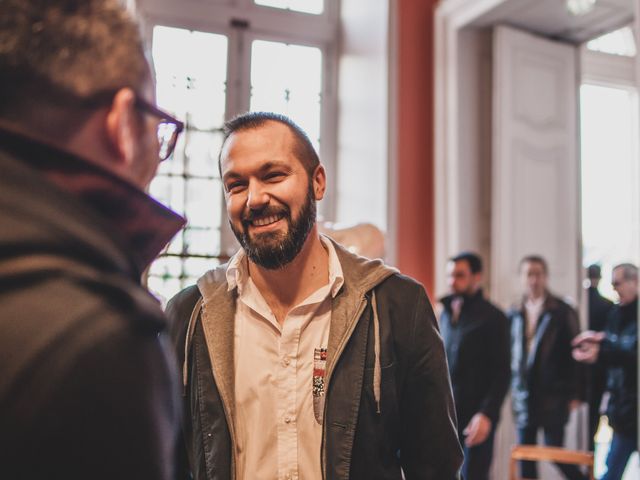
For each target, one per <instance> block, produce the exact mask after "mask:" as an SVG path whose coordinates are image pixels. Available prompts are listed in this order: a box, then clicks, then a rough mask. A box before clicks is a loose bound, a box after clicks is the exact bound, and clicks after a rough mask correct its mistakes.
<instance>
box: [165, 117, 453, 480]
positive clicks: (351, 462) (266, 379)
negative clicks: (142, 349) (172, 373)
mask: <svg viewBox="0 0 640 480" xmlns="http://www.w3.org/2000/svg"><path fill="white" fill-rule="evenodd" d="M220 173H221V178H222V182H223V185H224V192H225V201H226V206H227V213H228V216H229V222H230V225H231V228H232V230H233V231H234V233H235V235H236V238H237V239H238V241H239V242H240V244H241V246H242V248H241V249H240V250H239V251H238V253H237V254H236V255H234V256H233V257H232V258H231V260H230V261H229V263H228V264H226V265H222V266H220V267H218V268H216V269H214V270H212V271H210V272H208V273H207V274H205V275H204V276H203V277H202V278H201V279H200V280H199V281H198V284H197V286H192V287H189V288H187V289H186V290H184V291H182V292H181V293H179V294H178V295H177V296H176V297H174V299H172V300H171V302H170V303H169V305H168V307H167V313H168V315H169V317H170V318H171V319H172V320H173V327H172V329H173V338H174V342H175V347H176V351H177V352H178V356H179V357H180V361H181V364H180V368H181V369H182V372H183V386H184V394H185V396H186V401H185V426H184V440H185V446H186V449H185V456H184V458H183V460H184V462H183V471H184V472H185V475H186V473H187V472H188V471H191V473H192V474H193V476H194V478H196V479H199V480H204V479H208V480H213V479H232V478H233V479H243V480H244V479H275V478H278V479H298V478H304V479H319V478H328V479H348V478H351V479H372V478H376V479H398V480H400V479H401V478H402V472H404V476H405V478H407V479H408V480H412V479H434V480H436V479H437V480H446V479H454V478H457V475H458V473H457V472H458V469H459V467H460V464H461V461H462V456H461V451H460V445H459V443H458V440H457V433H456V421H455V412H454V407H453V401H452V395H451V386H450V382H449V377H448V375H447V367H446V360H445V355H444V349H443V345H442V340H441V338H440V335H439V333H438V329H437V325H436V321H435V318H434V315H433V311H432V309H431V305H430V303H429V300H428V298H427V296H426V294H425V291H424V289H423V288H422V287H421V286H420V285H419V284H418V283H416V282H415V281H413V280H411V279H409V278H407V277H404V276H402V275H400V274H399V273H398V272H397V271H396V270H394V269H392V268H389V267H387V266H385V265H384V264H383V263H382V262H380V261H370V260H367V259H364V258H360V257H357V256H355V255H353V254H351V253H349V252H348V251H346V250H345V249H343V248H342V247H341V246H339V245H338V244H336V243H334V242H333V241H332V240H330V239H329V238H327V237H323V236H321V235H319V234H318V230H317V226H316V202H317V201H318V200H320V199H322V197H323V195H324V192H325V184H326V181H325V171H324V168H323V167H322V165H321V164H320V162H319V159H318V156H317V154H316V152H315V151H314V149H313V147H312V145H311V143H310V141H309V139H308V138H307V136H306V134H305V133H304V132H303V131H302V130H301V129H300V128H299V127H298V126H297V125H295V124H294V123H293V122H292V121H291V120H290V119H288V118H286V117H283V116H280V115H276V114H271V113H249V114H245V115H243V116H240V117H238V118H236V119H234V120H232V121H230V122H229V123H228V124H227V125H226V132H225V139H224V142H223V146H222V151H221V154H220Z"/></svg>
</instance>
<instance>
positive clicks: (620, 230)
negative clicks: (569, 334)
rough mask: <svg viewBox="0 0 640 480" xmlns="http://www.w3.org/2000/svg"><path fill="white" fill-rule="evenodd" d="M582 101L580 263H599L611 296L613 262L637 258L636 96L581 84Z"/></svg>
mask: <svg viewBox="0 0 640 480" xmlns="http://www.w3.org/2000/svg"><path fill="white" fill-rule="evenodd" d="M580 101H581V107H582V112H581V117H582V118H581V133H582V140H581V141H582V232H583V248H584V264H585V266H587V265H590V264H591V263H601V264H602V269H603V274H602V277H603V281H602V282H601V284H600V290H601V291H602V293H603V294H606V295H607V296H609V297H611V298H615V293H614V292H613V288H612V287H611V283H610V279H611V269H612V267H613V266H615V265H616V264H618V263H621V262H625V261H626V262H632V263H634V264H636V265H638V264H639V263H640V231H639V229H640V209H639V207H638V205H639V202H640V197H639V195H640V191H639V190H640V189H639V187H638V180H639V179H640V173H639V167H640V165H639V162H638V95H637V92H635V91H633V90H630V89H625V88H617V87H607V86H601V85H590V84H583V85H582V87H581V89H580Z"/></svg>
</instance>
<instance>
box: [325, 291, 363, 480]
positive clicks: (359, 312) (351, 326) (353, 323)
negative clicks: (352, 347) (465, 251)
mask: <svg viewBox="0 0 640 480" xmlns="http://www.w3.org/2000/svg"><path fill="white" fill-rule="evenodd" d="M366 306H367V297H366V296H364V295H363V296H362V298H361V299H360V303H359V304H358V308H357V310H356V314H355V315H354V316H353V317H352V318H351V322H350V323H349V329H348V330H347V333H346V335H345V336H344V337H342V342H340V345H339V347H338V351H337V352H336V355H335V357H334V361H333V364H332V366H331V370H330V371H327V381H326V384H327V392H328V391H329V385H330V383H331V376H332V374H333V370H334V369H335V365H337V364H338V360H339V359H340V356H341V355H342V352H344V348H345V346H346V345H347V340H348V339H349V338H351V334H352V333H353V331H354V330H355V328H356V325H357V323H358V322H357V321H356V320H357V319H358V318H360V316H361V315H362V312H364V309H365V308H366ZM327 404H328V402H327V399H326V398H325V402H324V411H323V412H322V448H321V451H320V464H321V465H322V479H323V480H325V479H326V478H327V462H326V455H325V452H326V441H327V435H326V430H327Z"/></svg>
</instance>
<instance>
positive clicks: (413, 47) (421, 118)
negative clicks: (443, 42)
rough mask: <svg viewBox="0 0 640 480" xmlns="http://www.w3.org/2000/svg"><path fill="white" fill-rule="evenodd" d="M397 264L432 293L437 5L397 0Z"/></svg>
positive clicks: (432, 1)
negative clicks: (434, 40) (435, 16)
mask: <svg viewBox="0 0 640 480" xmlns="http://www.w3.org/2000/svg"><path fill="white" fill-rule="evenodd" d="M397 1H398V5H397V21H398V25H397V30H396V31H397V34H398V59H397V65H398V72H397V82H398V84H397V92H398V103H397V105H398V112H397V113H398V125H397V131H398V143H397V145H398V152H397V158H398V189H397V191H398V200H397V206H398V211H397V212H396V214H397V234H398V237H397V240H396V242H397V243H396V245H397V257H396V258H397V264H398V267H399V268H400V270H401V271H402V272H403V273H405V274H407V275H410V276H412V277H414V278H415V279H417V280H418V281H420V282H422V283H423V284H424V286H425V287H426V289H427V292H428V293H429V294H430V295H431V293H432V292H433V288H434V252H435V218H434V212H435V209H434V199H435V195H434V189H433V186H434V181H433V179H434V111H433V110H434V109H433V103H434V102H433V100H434V99H433V89H434V87H433V81H434V80H433V63H434V58H433V55H434V48H433V47H434V46H433V38H434V35H433V13H434V10H435V6H436V3H437V0H397Z"/></svg>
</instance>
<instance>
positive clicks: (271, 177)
mask: <svg viewBox="0 0 640 480" xmlns="http://www.w3.org/2000/svg"><path fill="white" fill-rule="evenodd" d="M284 177H285V174H284V172H269V173H267V174H266V175H265V176H264V179H265V180H266V181H267V182H279V181H280V180H282V179H283V178H284Z"/></svg>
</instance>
